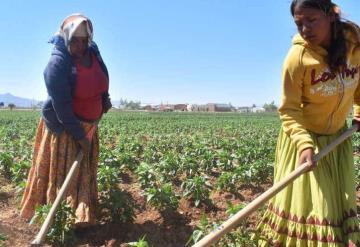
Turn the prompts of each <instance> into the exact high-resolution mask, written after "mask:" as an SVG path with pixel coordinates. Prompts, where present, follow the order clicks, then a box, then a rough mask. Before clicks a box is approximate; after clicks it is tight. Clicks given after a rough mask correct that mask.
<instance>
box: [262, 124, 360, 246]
mask: <svg viewBox="0 0 360 247" xmlns="http://www.w3.org/2000/svg"><path fill="white" fill-rule="evenodd" d="M345 130H346V128H343V129H342V130H340V131H338V132H337V133H336V134H334V135H327V136H324V135H316V134H311V135H312V138H313V140H314V143H315V148H316V150H315V152H318V151H319V150H321V149H323V148H324V147H325V146H327V145H328V144H330V143H331V142H332V141H334V140H335V139H336V138H337V137H338V136H339V135H341V134H342V133H343V132H344V131H345ZM298 156H299V154H298V152H297V150H296V146H295V144H294V143H293V142H292V141H291V139H290V138H289V136H288V135H286V134H285V133H284V132H283V130H281V131H280V135H279V139H278V145H277V150H276V158H275V159H276V160H275V172H274V181H275V182H277V181H279V180H281V179H282V178H285V177H286V176H287V175H288V174H289V173H290V172H292V171H293V170H294V169H295V168H296V167H297V162H298ZM317 164H318V167H317V168H316V169H315V170H314V171H311V172H308V173H306V174H303V175H302V176H300V177H299V178H298V179H297V180H295V181H294V182H293V184H291V185H289V186H288V187H286V188H285V189H283V190H282V191H281V192H280V193H278V194H277V195H276V196H275V197H274V198H272V199H271V200H270V203H269V205H268V208H267V210H266V212H265V213H264V215H263V218H262V220H261V221H260V223H259V224H258V227H257V233H256V234H255V238H257V239H258V246H284V247H285V246H286V247H287V246H296V247H306V246H308V247H310V246H311V247H330V246H331V247H340V246H342V247H343V246H360V229H359V221H358V218H357V213H356V212H357V208H356V191H355V187H356V185H355V170H354V162H353V149H352V144H351V139H350V138H349V139H347V140H346V141H344V142H343V143H341V144H340V145H339V146H337V147H336V148H335V149H334V150H333V151H332V152H330V153H329V154H328V155H327V156H326V157H324V158H323V159H321V160H320V161H319V162H318V163H317Z"/></svg>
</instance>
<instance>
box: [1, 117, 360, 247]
mask: <svg viewBox="0 0 360 247" xmlns="http://www.w3.org/2000/svg"><path fill="white" fill-rule="evenodd" d="M39 118H40V113H39V112H37V111H0V140H1V142H0V176H2V177H3V178H5V179H6V181H8V182H9V183H11V184H13V185H14V187H16V192H15V195H14V196H16V195H18V197H21V193H22V190H23V189H24V186H25V183H26V177H27V172H28V170H29V167H30V166H31V155H32V145H33V139H34V136H35V131H36V127H37V123H38V121H39ZM279 128H280V120H279V118H278V116H277V115H276V114H275V113H272V114H239V113H148V112H115V111H112V112H110V113H109V114H107V115H105V116H104V118H103V119H102V120H101V122H100V124H99V131H100V164H99V168H98V177H97V180H98V189H99V210H98V219H99V226H98V227H97V228H96V229H94V230H93V232H92V233H93V234H95V235H96V239H95V240H93V242H92V244H94V245H90V246H97V245H96V244H99V245H100V244H104V243H105V242H106V241H107V240H109V239H115V240H114V241H115V242H116V243H117V244H119V245H118V246H120V244H123V243H128V245H127V246H185V245H188V246H191V245H192V244H193V243H195V242H196V241H198V240H199V239H200V238H201V237H203V236H204V235H205V234H207V233H209V232H210V231H211V230H212V229H213V228H214V227H215V226H216V225H218V224H220V223H221V221H223V220H225V219H227V218H228V217H229V216H230V215H232V214H234V213H236V212H237V211H238V210H240V209H241V208H242V207H243V206H244V205H245V204H246V203H248V202H249V201H251V200H252V199H254V198H255V197H256V196H257V195H259V194H261V193H262V192H263V191H265V190H266V189H267V188H268V187H269V186H271V183H272V173H273V162H274V153H275V147H276V141H277V135H278V132H279ZM353 140H354V142H353V143H354V147H355V152H359V149H360V138H359V137H358V136H357V135H356V136H354V138H353ZM358 163H359V161H358V159H357V158H356V167H358ZM357 171H358V169H357ZM359 174H360V173H359V172H358V177H359ZM48 208H49V205H46V206H44V207H40V208H39V209H38V211H37V214H36V217H35V218H34V219H33V221H32V223H33V224H39V222H41V220H42V219H43V218H44V217H45V215H46V212H47V210H48ZM60 212H62V213H60V214H59V215H58V216H57V217H56V221H55V223H54V224H53V227H52V229H51V230H50V232H49V234H48V238H47V241H48V243H54V244H60V245H61V244H65V245H66V244H67V243H69V242H71V241H72V245H74V246H76V245H79V246H81V245H80V243H82V244H83V243H84V242H85V240H84V239H89V236H88V235H87V233H86V232H85V233H82V234H83V235H80V237H79V236H77V237H76V234H74V232H73V230H72V227H71V225H72V220H73V219H72V215H73V212H72V210H71V209H70V208H68V207H67V206H66V205H64V204H63V205H62V207H61V210H60ZM0 214H1V213H0ZM146 217H147V218H146ZM257 217H259V214H255V216H253V217H251V218H249V219H248V220H246V221H245V222H244V223H242V224H241V225H240V226H239V228H238V229H237V231H233V232H232V233H231V234H228V235H226V236H225V237H224V238H222V240H221V242H220V243H219V246H255V244H254V243H253V242H252V241H251V237H250V235H251V230H252V229H253V227H254V223H255V222H256V220H257ZM106 226H108V228H106ZM114 226H119V227H121V229H122V230H121V232H120V233H115V232H114V230H112V231H108V229H110V228H111V229H113V228H114ZM154 228H156V229H157V231H155V230H154ZM104 229H106V230H104ZM163 230H164V231H168V232H169V235H172V236H167V235H166V234H165V235H164V236H160V235H161V234H162V231H163ZM0 231H1V228H0ZM105 232H106V233H105ZM175 235H176V236H175ZM6 239H7V236H6V235H5V234H3V233H1V232H0V246H1V245H2V243H6V241H7V240H6ZM89 241H92V240H89ZM114 246H117V245H114ZM122 246H123V245H122ZM124 246H126V245H124Z"/></svg>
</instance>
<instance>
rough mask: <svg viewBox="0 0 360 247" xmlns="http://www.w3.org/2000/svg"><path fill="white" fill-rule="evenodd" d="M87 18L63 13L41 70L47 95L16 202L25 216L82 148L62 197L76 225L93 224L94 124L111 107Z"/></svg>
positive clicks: (49, 193)
mask: <svg viewBox="0 0 360 247" xmlns="http://www.w3.org/2000/svg"><path fill="white" fill-rule="evenodd" d="M92 38H93V27H92V24H91V21H90V20H89V19H88V18H87V17H85V16H84V15H81V14H73V15H70V16H68V17H67V18H66V19H65V20H64V21H63V23H62V25H61V28H60V31H59V32H58V33H57V34H55V36H54V37H52V39H51V40H50V41H49V43H52V44H53V45H54V49H53V51H52V53H51V57H50V61H49V63H48V65H47V66H46V68H45V71H44V79H45V84H46V88H47V91H48V95H49V96H48V99H47V100H46V102H45V103H44V106H43V109H42V117H41V119H40V122H39V126H38V129H37V134H36V138H35V147H34V153H33V159H32V167H31V169H30V172H29V176H28V181H27V185H26V188H25V192H24V195H23V198H22V201H21V216H22V217H24V218H26V219H30V218H31V217H32V216H33V215H34V213H35V207H36V206H37V205H43V204H47V203H52V202H53V201H54V200H55V198H56V195H57V193H58V192H59V189H60V187H61V185H62V184H63V182H64V180H65V177H66V175H67V173H68V171H69V169H70V167H71V165H72V163H73V162H74V161H75V159H76V155H77V153H78V152H79V151H80V150H81V151H83V153H84V158H83V159H82V161H81V164H80V169H78V170H77V173H76V174H75V175H74V177H73V179H72V181H71V184H70V186H69V189H68V192H67V194H66V196H65V200H66V202H67V203H68V204H69V205H70V206H71V207H73V208H74V209H75V215H76V221H75V223H76V226H77V227H84V226H90V225H93V224H95V222H96V218H95V208H96V204H97V181H96V174H97V166H98V156H99V136H98V132H97V130H96V131H95V132H93V134H92V135H91V136H89V135H88V136H87V134H88V133H90V132H91V131H90V130H91V129H93V128H96V122H98V121H99V119H100V118H101V116H102V114H103V113H106V112H107V111H108V110H109V108H111V103H110V98H109V94H108V89H109V76H108V71H107V68H106V66H105V64H104V62H103V60H102V58H101V56H100V53H99V50H98V48H97V45H96V44H95V43H94V42H93V40H92Z"/></svg>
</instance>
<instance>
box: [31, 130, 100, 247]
mask: <svg viewBox="0 0 360 247" xmlns="http://www.w3.org/2000/svg"><path fill="white" fill-rule="evenodd" d="M96 127H97V124H94V125H93V126H92V127H91V129H90V130H89V131H88V133H87V134H86V138H88V140H89V141H91V139H92V136H93V135H94V133H95V130H96ZM83 157H84V154H83V152H82V151H81V150H80V151H79V153H78V154H77V156H76V160H75V161H74V163H73V164H72V166H71V168H70V171H69V173H68V174H67V175H66V178H65V181H64V183H63V184H62V186H61V188H60V191H59V193H58V195H57V196H56V199H55V201H54V204H53V205H52V206H51V209H50V211H49V213H48V215H47V216H46V219H45V221H44V223H43V224H42V226H41V228H40V231H39V233H38V234H37V235H36V237H35V239H34V240H33V241H32V242H31V245H32V246H38V245H41V243H42V242H43V241H44V238H45V236H46V234H47V232H48V230H49V228H50V226H51V223H52V220H53V218H54V216H55V213H56V209H57V208H58V206H59V205H60V202H61V200H62V199H63V197H64V195H65V193H66V191H67V188H68V187H69V184H70V181H71V179H72V177H73V176H74V173H75V171H76V170H77V169H78V168H79V165H80V163H81V160H82V159H83Z"/></svg>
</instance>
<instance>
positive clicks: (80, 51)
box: [70, 36, 88, 58]
mask: <svg viewBox="0 0 360 247" xmlns="http://www.w3.org/2000/svg"><path fill="white" fill-rule="evenodd" d="M87 48H88V37H76V36H73V37H72V38H71V41H70V52H71V55H72V56H73V57H75V58H82V57H83V56H84V55H85V53H86V51H87Z"/></svg>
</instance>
